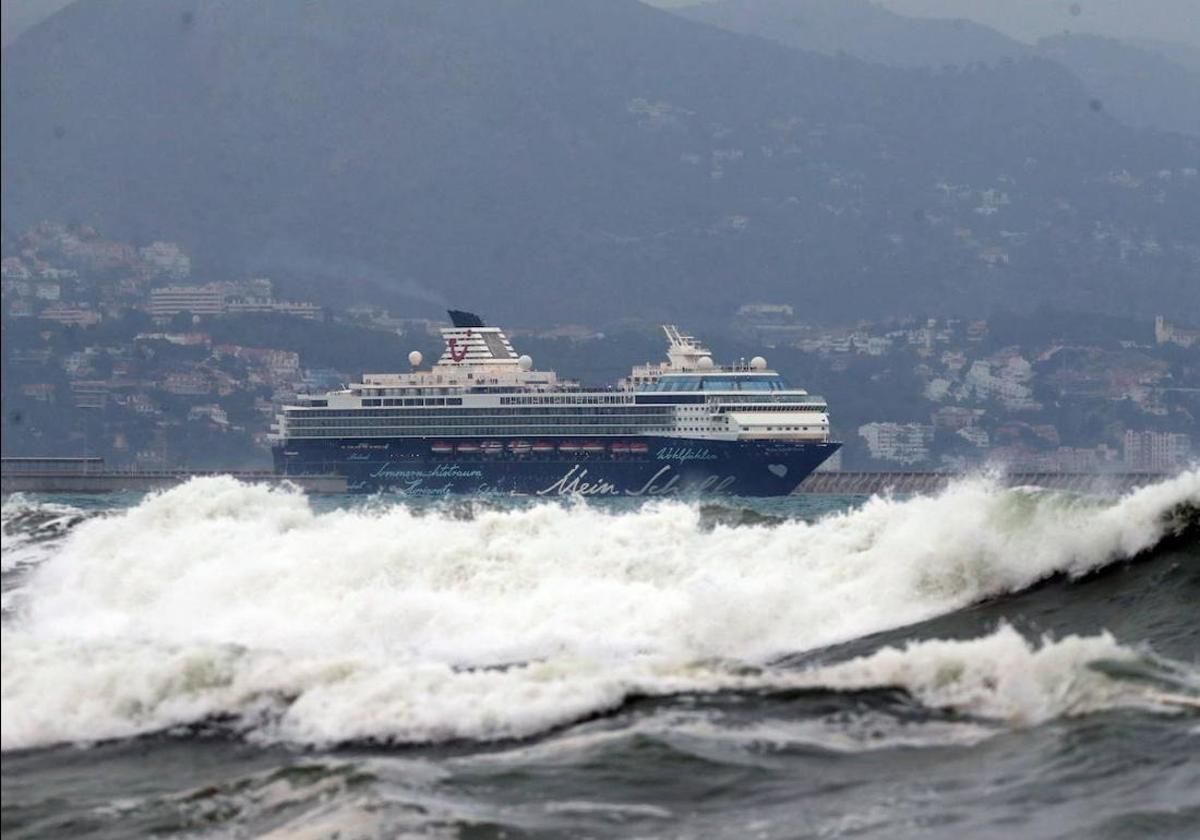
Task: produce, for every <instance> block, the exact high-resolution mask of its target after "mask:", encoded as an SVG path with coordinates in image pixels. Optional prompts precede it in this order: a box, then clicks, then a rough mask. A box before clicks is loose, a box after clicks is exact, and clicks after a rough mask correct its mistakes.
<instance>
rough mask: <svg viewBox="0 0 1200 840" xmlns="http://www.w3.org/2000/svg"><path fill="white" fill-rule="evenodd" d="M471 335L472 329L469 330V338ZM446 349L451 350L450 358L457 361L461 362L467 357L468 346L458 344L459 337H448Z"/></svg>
mask: <svg viewBox="0 0 1200 840" xmlns="http://www.w3.org/2000/svg"><path fill="white" fill-rule="evenodd" d="M470 337H471V331H470V330H467V338H470ZM446 349H447V350H448V351H449V352H450V359H451V360H452V361H455V362H461V361H462V360H463V359H465V358H467V348H466V347H459V346H458V339H457V338H447V339H446Z"/></svg>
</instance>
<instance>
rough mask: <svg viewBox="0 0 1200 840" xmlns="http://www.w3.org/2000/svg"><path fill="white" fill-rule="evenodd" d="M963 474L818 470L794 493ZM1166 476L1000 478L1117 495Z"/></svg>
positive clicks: (884, 489)
mask: <svg viewBox="0 0 1200 840" xmlns="http://www.w3.org/2000/svg"><path fill="white" fill-rule="evenodd" d="M962 477H963V476H962V475H961V474H958V473H935V472H816V473H813V474H812V475H810V476H809V477H808V478H806V479H804V481H802V482H801V483H800V486H799V487H797V488H796V491H795V492H796V493H801V494H806V493H807V494H814V495H826V496H843V495H845V496H856V495H863V496H868V495H873V494H875V493H888V492H890V493H898V494H905V495H908V494H916V493H936V492H938V491H939V490H943V489H945V488H946V486H947V485H949V484H950V482H951V481H954V480H957V479H960V478H962ZM1165 478H1167V476H1166V475H1163V474H1162V473H1151V472H1124V473H1043V472H1016V473H1009V474H1007V475H1003V476H1002V477H1001V480H1002V481H1003V482H1004V484H1005V486H1007V487H1041V488H1044V489H1047V490H1067V491H1071V492H1077V493H1095V494H1100V495H1116V494H1119V493H1124V492H1126V491H1128V490H1132V489H1134V488H1136V487H1141V486H1143V485H1146V484H1154V483H1155V482H1158V481H1162V480H1163V479H1165Z"/></svg>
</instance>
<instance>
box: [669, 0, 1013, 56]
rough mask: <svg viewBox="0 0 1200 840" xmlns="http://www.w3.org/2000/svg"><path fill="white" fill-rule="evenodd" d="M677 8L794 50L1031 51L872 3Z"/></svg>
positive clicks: (962, 24) (727, 1)
mask: <svg viewBox="0 0 1200 840" xmlns="http://www.w3.org/2000/svg"><path fill="white" fill-rule="evenodd" d="M679 13H680V14H682V15H684V16H685V17H688V18H690V19H692V20H697V21H701V22H703V23H710V24H712V25H713V26H719V27H721V28H723V29H728V30H731V31H733V32H742V33H745V34H748V35H758V36H760V37H763V38H769V39H771V40H773V41H778V42H780V43H782V44H786V45H787V46H789V47H796V48H797V49H802V50H811V51H813V52H819V53H825V54H827V55H837V54H838V53H846V54H847V55H852V56H854V57H856V58H861V59H864V60H866V61H876V62H879V63H881V64H891V65H896V66H901V67H941V66H942V65H945V64H958V65H968V64H974V63H976V62H980V61H984V62H995V61H999V60H1000V59H1003V58H1020V57H1023V56H1027V55H1030V54H1032V52H1033V50H1032V49H1031V48H1030V46H1029V45H1028V44H1023V43H1021V42H1019V41H1015V40H1013V39H1011V38H1008V37H1005V36H1004V35H1001V34H1000V33H999V32H997V31H995V30H994V29H990V28H988V27H986V26H982V25H980V24H978V23H972V22H971V21H968V20H963V19H961V18H913V17H906V16H904V15H898V14H896V13H895V12H891V11H888V10H887V9H885V8H883V7H882V6H879V5H877V4H876V3H875V2H873V0H714V2H706V3H699V4H697V5H694V6H686V7H683V8H681V9H679Z"/></svg>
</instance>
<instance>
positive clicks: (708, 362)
mask: <svg viewBox="0 0 1200 840" xmlns="http://www.w3.org/2000/svg"><path fill="white" fill-rule="evenodd" d="M696 367H697V368H699V369H700V370H712V369H713V360H712V356H701V357H700V358H699V359H697V360H696Z"/></svg>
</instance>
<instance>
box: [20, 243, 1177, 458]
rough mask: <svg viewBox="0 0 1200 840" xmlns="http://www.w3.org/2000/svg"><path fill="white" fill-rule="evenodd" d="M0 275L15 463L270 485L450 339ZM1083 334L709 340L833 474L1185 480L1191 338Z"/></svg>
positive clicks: (230, 283)
mask: <svg viewBox="0 0 1200 840" xmlns="http://www.w3.org/2000/svg"><path fill="white" fill-rule="evenodd" d="M0 274H2V281H3V285H2V289H3V326H4V332H5V335H6V340H5V342H4V357H3V391H2V398H3V416H4V436H3V446H4V454H5V455H6V456H44V455H50V454H55V455H71V456H99V457H103V458H105V460H106V462H107V463H110V464H112V465H114V466H129V467H138V468H143V469H155V468H166V467H181V466H187V467H232V466H237V467H254V466H265V465H266V464H267V463H268V462H269V435H270V425H271V422H272V420H273V418H274V415H275V414H276V412H277V411H278V407H279V406H280V405H281V404H284V403H286V402H288V401H290V400H292V399H293V398H294V397H295V395H296V394H298V393H308V392H314V391H322V390H326V389H330V388H336V387H340V386H341V385H343V384H345V383H349V382H352V381H355V380H356V379H357V378H358V377H359V375H360V374H361V373H362V372H363V371H364V370H367V369H374V370H386V369H389V368H393V369H394V368H398V367H400V366H402V365H403V361H402V360H403V359H404V358H405V357H406V355H407V352H408V351H409V350H412V349H421V348H424V349H427V350H428V349H435V348H436V344H435V342H436V341H437V338H436V336H437V330H438V328H439V326H441V323H440V322H439V321H438V320H437V318H436V317H432V313H431V312H430V311H429V309H428V306H425V307H424V308H421V309H419V310H414V311H413V312H412V313H403V312H395V311H388V310H386V309H384V308H381V307H379V306H353V305H347V306H346V307H345V308H342V309H335V308H332V307H328V306H321V305H318V304H317V303H315V302H313V301H309V300H304V299H298V298H300V297H302V296H300V295H294V294H291V293H289V292H288V291H287V289H288V288H289V287H288V284H287V282H286V279H279V280H276V279H275V278H267V277H243V278H214V277H199V276H197V272H194V271H193V268H192V259H191V256H190V255H189V254H188V253H187V251H186V250H185V249H184V248H183V247H181V246H179V245H177V244H175V243H170V242H148V243H143V244H132V243H127V242H119V241H115V240H111V239H108V238H106V237H105V236H104V235H103V234H102V233H100V232H98V231H96V230H94V229H91V228H88V227H86V226H79V225H67V224H61V223H49V222H47V223H42V224H40V225H38V226H36V227H34V228H32V229H30V230H28V231H25V232H23V233H21V234H20V235H18V236H14V237H12V238H11V241H10V239H8V238H6V240H5V242H4V253H3V264H2V270H0ZM1079 320H1080V319H1072V318H1069V317H1068V316H1065V315H1057V314H1054V313H1041V314H1033V315H1029V314H1026V315H1013V314H1008V313H999V314H996V313H992V314H988V315H981V316H980V317H976V318H949V319H948V318H928V317H920V316H915V315H914V316H907V317H903V318H895V319H892V320H889V321H885V322H877V323H856V324H852V325H842V326H831V325H828V324H821V325H818V324H813V323H807V322H806V321H805V319H804V317H803V313H802V312H799V311H798V310H797V309H796V308H795V307H794V305H792V304H787V303H760V302H748V303H746V305H744V306H742V307H741V308H740V309H739V310H738V311H737V312H734V313H730V317H729V320H728V322H727V323H726V324H725V325H723V328H722V329H720V330H717V331H716V334H714V335H706V336H705V338H706V340H708V343H710V344H711V345H713V347H714V349H716V350H717V351H718V355H719V356H721V357H723V358H724V357H727V356H729V355H734V356H738V355H744V356H746V357H749V356H750V355H756V354H758V353H760V352H761V353H765V354H766V355H768V357H769V358H770V359H771V362H772V365H773V366H774V367H776V368H777V369H779V370H780V371H781V372H783V373H784V374H785V375H786V376H788V377H789V378H790V379H792V380H793V381H795V382H796V383H797V384H799V385H801V386H803V387H807V388H810V389H811V390H813V391H814V392H819V393H821V394H822V395H824V396H825V397H827V398H828V400H829V403H830V406H831V417H832V423H833V428H834V431H835V436H836V437H837V438H838V439H839V440H842V441H844V442H845V444H846V445H845V448H844V449H843V451H842V452H840V453H839V454H838V455H837V456H835V457H834V458H833V459H831V462H830V463H829V464H827V465H826V467H825V468H826V469H888V470H945V471H963V470H972V469H978V468H984V467H987V466H988V465H992V464H995V465H1003V466H1005V467H1008V468H1010V469H1017V470H1035V471H1047V472H1105V471H1114V472H1115V471H1159V472H1169V471H1172V470H1176V469H1179V468H1180V467H1182V466H1184V465H1186V464H1188V463H1190V462H1191V461H1192V460H1194V459H1195V458H1196V456H1197V454H1200V449H1198V447H1200V433H1198V432H1197V430H1198V429H1200V421H1198V417H1200V330H1197V329H1195V324H1190V323H1186V322H1184V321H1182V320H1177V319H1176V317H1175V316H1174V315H1170V314H1167V315H1162V316H1159V317H1158V318H1156V319H1155V320H1154V321H1153V322H1145V323H1143V322H1140V321H1135V320H1133V319H1129V320H1112V321H1111V323H1109V322H1100V323H1099V324H1098V323H1097V322H1096V321H1095V320H1094V319H1093V320H1087V321H1086V324H1084V323H1078V321H1079ZM517 326H520V325H517ZM510 332H511V334H512V335H513V336H514V339H515V338H518V337H519V338H520V340H521V341H522V343H523V346H525V345H528V346H529V347H531V348H534V352H535V357H537V358H538V359H539V363H540V364H542V365H544V366H546V367H558V368H559V369H560V371H561V372H562V373H563V374H564V375H566V376H571V377H578V378H580V379H583V380H585V381H589V382H596V381H610V380H611V379H613V378H614V377H613V376H612V373H613V371H610V370H608V369H603V370H601V369H594V368H589V367H588V366H587V363H586V361H584V362H581V361H580V360H581V359H584V360H586V359H590V358H608V357H613V358H620V359H622V360H627V361H629V362H633V361H641V359H634V358H629V359H626V357H628V356H629V354H630V353H633V352H636V353H639V354H642V355H648V354H649V353H650V352H651V348H653V347H654V346H655V342H656V341H657V339H656V337H655V334H654V325H653V324H641V325H631V324H623V325H619V326H617V327H611V328H610V327H606V326H600V325H578V324H559V325H543V326H542V327H539V328H538V329H527V330H521V329H512V330H510ZM631 337H632V339H631ZM335 339H336V340H335ZM588 346H594V347H596V352H595V353H581V352H579V348H580V347H585V348H586V347H588Z"/></svg>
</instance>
